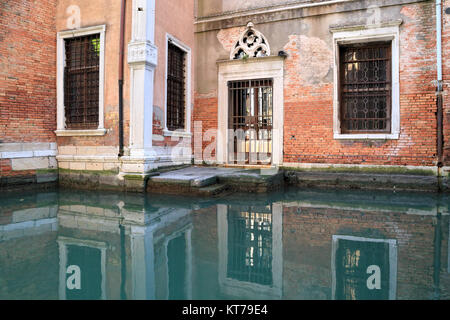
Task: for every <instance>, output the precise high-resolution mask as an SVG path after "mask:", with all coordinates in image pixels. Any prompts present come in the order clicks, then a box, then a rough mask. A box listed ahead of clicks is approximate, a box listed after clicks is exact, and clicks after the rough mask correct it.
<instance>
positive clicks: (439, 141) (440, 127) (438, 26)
mask: <svg viewBox="0 0 450 320" xmlns="http://www.w3.org/2000/svg"><path fill="white" fill-rule="evenodd" d="M436 57H437V63H436V64H437V82H436V106H437V155H438V163H437V166H438V168H437V169H438V179H439V191H441V189H442V188H441V182H442V181H441V180H442V179H441V170H442V167H443V149H444V135H443V131H444V128H443V118H444V111H443V107H442V91H443V88H442V0H436Z"/></svg>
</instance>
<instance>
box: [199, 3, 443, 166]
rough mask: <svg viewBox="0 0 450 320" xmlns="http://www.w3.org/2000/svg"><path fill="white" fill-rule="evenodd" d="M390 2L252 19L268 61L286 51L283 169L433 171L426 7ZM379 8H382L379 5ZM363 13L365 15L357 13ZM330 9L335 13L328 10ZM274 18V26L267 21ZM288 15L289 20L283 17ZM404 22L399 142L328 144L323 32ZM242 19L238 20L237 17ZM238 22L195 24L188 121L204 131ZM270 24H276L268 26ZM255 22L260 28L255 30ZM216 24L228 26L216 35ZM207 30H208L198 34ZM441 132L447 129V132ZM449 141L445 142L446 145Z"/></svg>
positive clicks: (432, 63) (329, 93)
mask: <svg viewBox="0 0 450 320" xmlns="http://www.w3.org/2000/svg"><path fill="white" fill-rule="evenodd" d="M406 2H408V1H397V3H400V4H399V5H395V3H396V1H390V2H389V4H390V5H389V6H387V7H382V8H381V9H380V10H379V11H376V10H375V11H374V9H371V8H367V6H368V4H367V3H366V2H364V1H354V2H352V4H351V5H350V4H349V5H348V6H338V5H325V6H322V7H315V8H314V9H309V10H303V11H298V12H297V11H292V12H291V13H290V14H291V15H292V16H296V15H297V16H299V17H298V18H295V19H294V18H290V19H288V20H287V19H282V17H283V16H282V14H281V13H280V16H276V17H275V15H274V14H269V13H267V14H259V15H255V16H251V17H246V18H247V19H248V18H252V19H253V20H252V21H256V22H255V27H256V28H257V29H258V30H259V31H261V32H262V33H263V34H264V35H265V36H266V38H267V40H268V41H269V43H270V46H271V52H272V55H276V54H278V52H279V51H280V50H284V51H285V52H287V54H288V57H287V59H286V60H285V70H284V71H285V79H284V81H285V83H284V86H285V90H284V109H285V115H284V116H285V122H284V129H285V130H284V162H285V163H286V162H290V163H337V164H375V165H383V164H389V165H405V164H407V165H416V166H419V165H420V166H432V165H434V164H435V162H436V153H437V149H436V115H435V112H436V103H435V87H434V85H433V83H432V81H433V80H434V79H435V78H436V52H435V16H434V5H433V3H434V2H433V1H409V2H410V3H407V4H401V3H406ZM380 3H387V2H386V1H380ZM361 7H363V8H364V9H362V10H361V9H360V8H361ZM333 8H335V9H336V13H333V12H332V9H333ZM272 16H273V17H274V20H273V22H269V21H270V20H271V18H272ZM287 16H288V15H287ZM378 17H379V19H380V21H381V22H384V21H395V20H399V19H401V20H403V23H402V25H401V26H400V119H401V120H400V128H401V131H400V138H399V139H398V140H335V139H334V138H333V61H334V57H333V41H332V33H331V32H330V27H334V26H348V25H365V24H373V23H374V21H375V22H376V19H377V18H378ZM244 18H245V17H244ZM244 18H240V17H236V18H230V19H227V20H221V21H212V22H202V21H201V20H199V21H198V22H197V33H196V43H197V46H198V47H201V48H205V54H202V55H198V56H197V75H198V78H197V81H196V105H195V114H194V119H195V120H197V121H203V128H204V130H206V129H208V128H213V127H214V126H216V123H215V121H217V116H216V114H214V115H213V114H211V113H212V112H215V110H217V86H218V83H217V67H216V62H217V61H218V60H222V59H229V49H230V47H231V45H232V44H233V43H234V41H236V40H237V39H238V37H239V34H240V31H241V30H243V25H242V23H241V22H242V21H244V20H243V19H244ZM275 18H276V19H275ZM257 21H263V22H264V23H260V24H258V23H257ZM221 25H227V26H231V27H230V28H228V27H227V28H220V26H221ZM203 30H207V31H203ZM447 132H448V130H447ZM447 140H448V138H447Z"/></svg>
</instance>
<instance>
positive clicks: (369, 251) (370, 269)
mask: <svg viewBox="0 0 450 320" xmlns="http://www.w3.org/2000/svg"><path fill="white" fill-rule="evenodd" d="M333 241H334V250H335V258H334V264H335V275H334V278H335V292H334V297H335V299H338V300H388V299H392V298H394V297H395V281H396V280H395V278H396V263H397V262H396V259H393V260H395V261H391V260H390V253H391V254H393V257H394V256H395V255H396V253H395V254H394V250H396V249H395V248H396V245H395V240H382V239H366V238H357V237H345V236H342V237H340V236H334V237H333Z"/></svg>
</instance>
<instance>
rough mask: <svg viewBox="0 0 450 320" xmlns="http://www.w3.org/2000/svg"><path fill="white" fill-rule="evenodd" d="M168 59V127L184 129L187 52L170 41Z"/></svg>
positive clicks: (173, 129) (170, 128) (172, 129)
mask: <svg viewBox="0 0 450 320" xmlns="http://www.w3.org/2000/svg"><path fill="white" fill-rule="evenodd" d="M168 50H169V52H168V61H167V64H168V66H167V128H168V129H169V130H171V131H175V130H178V129H184V128H185V127H184V124H185V100H186V93H185V91H186V90H185V86H186V74H185V56H186V52H184V51H183V50H181V49H180V48H179V47H177V46H175V45H173V44H171V43H169V46H168Z"/></svg>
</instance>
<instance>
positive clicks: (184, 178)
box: [150, 171, 217, 188]
mask: <svg viewBox="0 0 450 320" xmlns="http://www.w3.org/2000/svg"><path fill="white" fill-rule="evenodd" d="M150 180H151V181H152V182H153V183H163V184H179V185H186V186H191V187H194V188H202V187H206V186H210V185H213V184H216V183H217V176H216V175H203V176H201V175H188V174H179V173H178V172H177V171H172V172H167V173H163V174H161V175H159V176H155V177H151V178H150Z"/></svg>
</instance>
